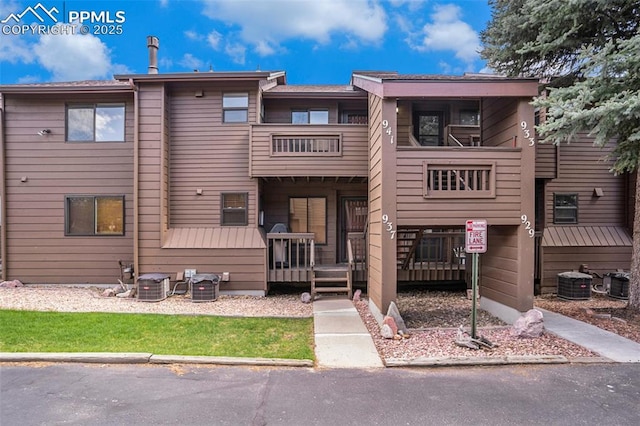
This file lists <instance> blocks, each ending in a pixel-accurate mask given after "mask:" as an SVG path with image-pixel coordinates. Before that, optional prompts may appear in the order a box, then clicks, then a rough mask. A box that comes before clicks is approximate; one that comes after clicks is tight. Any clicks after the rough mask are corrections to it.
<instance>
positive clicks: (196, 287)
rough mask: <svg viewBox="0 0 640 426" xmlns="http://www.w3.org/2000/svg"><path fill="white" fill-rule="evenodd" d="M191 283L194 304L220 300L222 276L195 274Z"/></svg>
mask: <svg viewBox="0 0 640 426" xmlns="http://www.w3.org/2000/svg"><path fill="white" fill-rule="evenodd" d="M190 282H191V301H192V302H212V301H214V300H216V299H217V298H218V293H219V289H220V275H216V274H195V275H193V276H192V277H191V279H190Z"/></svg>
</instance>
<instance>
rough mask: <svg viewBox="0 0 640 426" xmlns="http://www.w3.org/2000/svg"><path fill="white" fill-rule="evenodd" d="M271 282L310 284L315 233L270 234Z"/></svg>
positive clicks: (268, 235) (269, 276) (268, 236)
mask: <svg viewBox="0 0 640 426" xmlns="http://www.w3.org/2000/svg"><path fill="white" fill-rule="evenodd" d="M267 243H268V247H269V267H268V271H267V274H268V277H267V280H268V281H269V282H308V281H310V280H311V275H310V273H311V268H312V265H313V244H314V235H313V233H268V234H267Z"/></svg>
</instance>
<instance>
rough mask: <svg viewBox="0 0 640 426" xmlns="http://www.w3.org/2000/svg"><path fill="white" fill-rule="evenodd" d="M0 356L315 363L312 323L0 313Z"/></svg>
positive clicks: (56, 313)
mask: <svg viewBox="0 0 640 426" xmlns="http://www.w3.org/2000/svg"><path fill="white" fill-rule="evenodd" d="M0 324H2V325H1V326H0V352H148V353H153V354H156V355H205V356H229V357H258V358H286V359H313V358H314V356H313V319H311V318H300V319H298V318H249V317H217V316H187V315H149V314H112V313H65V312H33V311H13V310H0Z"/></svg>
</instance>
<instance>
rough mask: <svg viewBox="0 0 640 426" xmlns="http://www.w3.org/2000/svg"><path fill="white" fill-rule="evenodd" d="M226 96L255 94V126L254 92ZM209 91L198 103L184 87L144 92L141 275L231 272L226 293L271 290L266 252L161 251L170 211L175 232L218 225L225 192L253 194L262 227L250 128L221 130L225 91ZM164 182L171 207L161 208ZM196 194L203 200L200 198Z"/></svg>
mask: <svg viewBox="0 0 640 426" xmlns="http://www.w3.org/2000/svg"><path fill="white" fill-rule="evenodd" d="M256 88H257V85H256ZM224 91H225V92H241V91H245V92H247V91H249V92H250V102H249V120H250V121H253V120H255V118H256V114H255V102H256V100H255V97H256V91H255V90H254V89H251V90H249V89H248V88H247V87H232V86H230V87H225V89H224ZM203 92H204V96H203V97H196V96H195V95H194V93H195V90H194V88H192V87H186V88H178V89H173V90H167V95H168V96H165V89H164V87H163V86H162V85H156V84H143V85H141V87H140V90H139V102H140V127H141V132H140V134H139V139H140V142H139V143H140V171H139V181H140V189H139V193H140V196H139V199H140V202H139V269H140V273H151V272H164V273H169V274H172V275H173V276H175V273H176V272H178V271H182V270H184V269H187V268H194V269H197V270H198V271H199V272H203V273H204V272H212V273H222V272H229V273H230V276H231V281H230V282H228V283H221V285H220V289H221V291H225V290H238V291H242V290H245V291H249V290H257V291H266V250H265V249H264V248H258V249H241V248H239V249H205V248H191V249H190V248H181V249H170V248H165V249H163V248H161V247H162V245H163V240H162V233H161V229H162V228H163V224H162V221H163V219H162V217H163V215H165V214H166V213H165V212H164V211H165V210H168V214H169V222H170V223H169V227H174V228H175V227H203V228H206V227H218V226H219V224H220V192H221V191H238V192H249V212H248V213H249V223H250V225H249V226H256V213H255V212H256V210H257V207H256V192H257V191H256V187H257V184H256V183H255V182H253V181H252V180H250V179H249V178H248V170H247V169H248V161H249V154H248V153H249V144H248V132H249V130H248V129H249V124H245V123H243V124H223V123H222V91H221V90H220V87H218V88H213V87H211V88H205V89H204V90H203ZM163 118H164V121H163ZM163 134H164V140H165V145H164V146H163V145H162V138H163ZM163 150H164V154H162V152H163ZM163 159H164V160H163ZM167 175H168V176H167ZM163 181H164V182H166V183H165V184H164V186H165V187H166V188H168V191H169V194H168V199H169V201H168V206H167V207H166V208H163V207H162V206H161V192H162V188H163V184H162V182H163ZM197 188H202V189H203V195H201V196H196V189H197Z"/></svg>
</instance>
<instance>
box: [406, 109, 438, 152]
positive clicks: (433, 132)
mask: <svg viewBox="0 0 640 426" xmlns="http://www.w3.org/2000/svg"><path fill="white" fill-rule="evenodd" d="M443 128H444V120H443V114H442V111H427V112H423V111H418V112H416V113H414V115H413V129H414V136H415V137H416V139H417V140H418V142H420V145H422V146H441V145H443V143H444V141H443V139H442V136H443V135H442V134H443Z"/></svg>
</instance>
